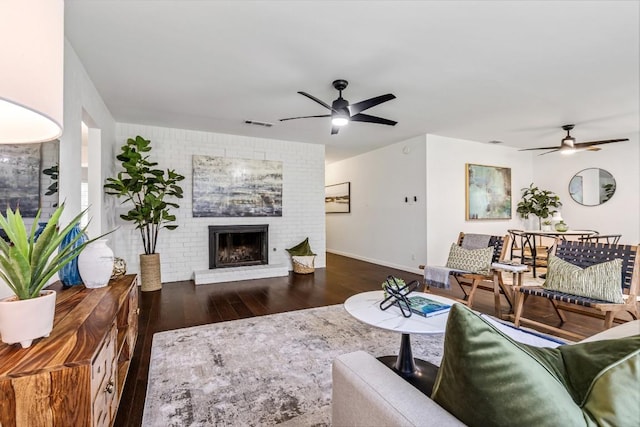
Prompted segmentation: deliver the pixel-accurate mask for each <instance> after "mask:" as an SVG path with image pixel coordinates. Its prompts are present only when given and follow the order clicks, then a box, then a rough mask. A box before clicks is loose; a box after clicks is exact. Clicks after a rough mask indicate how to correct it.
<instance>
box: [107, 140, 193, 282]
mask: <svg viewBox="0 0 640 427" xmlns="http://www.w3.org/2000/svg"><path fill="white" fill-rule="evenodd" d="M150 151H151V141H149V140H146V139H144V138H142V137H141V136H136V138H135V139H133V138H129V139H128V140H127V143H126V144H124V145H123V146H122V148H121V153H120V154H119V155H118V156H117V157H116V158H117V159H118V160H119V161H120V162H121V163H122V168H123V169H124V170H123V171H122V172H119V173H118V176H117V177H116V178H107V183H106V184H105V185H104V188H105V192H106V193H107V194H111V195H115V196H117V197H122V198H124V200H123V201H122V204H125V203H130V204H133V207H132V208H131V209H130V210H129V212H127V213H126V214H124V215H120V218H122V219H123V220H125V221H130V222H133V223H134V224H135V226H136V229H138V230H140V237H141V238H142V245H143V246H144V254H140V276H141V281H142V285H141V289H142V290H143V291H155V290H158V289H161V288H162V280H161V277H160V254H158V253H156V244H157V242H158V233H159V231H160V230H161V229H163V228H166V229H167V230H175V229H176V228H177V227H178V225H177V224H171V223H172V222H174V221H175V220H176V217H175V215H171V214H170V213H169V210H170V208H179V207H180V206H178V204H176V203H173V202H170V201H167V200H166V199H167V198H169V197H175V198H178V199H181V198H182V188H181V187H180V186H179V185H178V182H180V181H182V180H183V179H184V176H182V175H180V174H179V173H177V172H176V171H175V170H172V169H167V170H166V171H163V170H161V169H156V168H155V167H156V166H157V165H158V163H156V162H151V161H149V156H148V155H145V153H148V152H150Z"/></svg>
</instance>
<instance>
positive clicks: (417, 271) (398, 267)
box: [326, 248, 424, 276]
mask: <svg viewBox="0 0 640 427" xmlns="http://www.w3.org/2000/svg"><path fill="white" fill-rule="evenodd" d="M326 252H329V253H332V254H336V255H341V256H346V257H347V258H353V259H357V260H360V261H365V262H370V263H371V264H378V265H382V266H384V267H390V268H395V269H396V270H402V271H408V272H409V273H414V274H419V275H421V276H422V275H423V274H424V271H423V270H421V269H419V268H417V267H416V268H412V267H407V266H406V265H400V264H393V263H390V262H387V261H382V260H379V259H375V258H368V257H363V256H360V255H356V254H352V253H349V252H344V251H338V250H335V249H329V248H327V249H326Z"/></svg>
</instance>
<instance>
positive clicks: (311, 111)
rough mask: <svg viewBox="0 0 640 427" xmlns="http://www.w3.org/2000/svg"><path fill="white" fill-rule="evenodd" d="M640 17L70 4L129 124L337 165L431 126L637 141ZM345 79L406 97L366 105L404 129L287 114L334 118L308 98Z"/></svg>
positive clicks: (304, 5) (352, 95)
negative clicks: (293, 152)
mask: <svg viewBox="0 0 640 427" xmlns="http://www.w3.org/2000/svg"><path fill="white" fill-rule="evenodd" d="M639 22H640V2H638V1H553V2H551V1H509V2H508V1H482V2H480V1H476V2H466V1H452V2H447V1H422V2H421V1H406V2H405V1H369V2H365V1H298V2H294V1H186V0H181V1H152V0H143V1H131V0H130V1H97V0H66V1H65V32H66V37H67V39H68V40H69V42H70V43H71V45H72V46H73V48H74V49H75V51H76V53H77V54H78V56H79V57H80V60H81V61H82V63H83V64H84V66H85V68H86V70H87V72H88V74H89V75H90V77H91V79H92V81H93V83H94V84H95V86H96V88H97V89H98V91H99V92H100V94H101V95H102V98H103V99H104V101H105V103H106V105H107V107H108V108H109V110H110V111H111V113H112V115H113V117H114V119H115V120H116V121H118V122H125V123H139V124H148V125H157V126H165V127H172V128H184V129H195V130H204V131H212V132H219V133H228V134H236V135H246V136H254V137H261V138H273V139H281V140H290V141H300V142H309V143H318V144H325V146H326V156H327V157H326V159H327V162H328V163H331V162H333V161H337V160H340V159H343V158H347V157H351V156H354V155H357V154H360V153H363V152H366V151H370V150H372V149H375V148H378V147H382V146H385V145H388V144H392V143H395V142H399V141H402V140H405V139H408V138H410V137H413V136H416V135H424V134H427V133H430V134H437V135H442V136H449V137H453V138H460V139H467V140H473V141H479V142H489V141H492V140H497V141H502V142H503V144H505V145H508V146H513V147H518V148H527V147H538V146H549V145H551V146H553V145H556V144H557V145H559V144H560V140H561V139H562V137H563V136H564V132H563V131H562V130H561V129H560V126H561V125H563V124H567V123H575V124H576V125H577V126H576V129H575V130H574V131H573V132H572V134H573V136H575V137H576V139H577V142H584V141H592V140H596V139H610V138H626V137H630V136H632V135H633V134H637V133H638V132H639V131H640V98H639V97H640V77H639V75H640V29H639V25H640V24H639ZM339 78H341V79H346V80H348V81H349V86H348V87H347V89H346V90H345V91H344V92H343V96H344V98H345V99H347V100H349V101H351V102H357V101H361V100H363V99H367V98H370V97H373V96H377V95H381V94H385V93H393V94H395V95H396V96H397V99H394V100H392V101H389V102H386V103H384V104H381V105H379V106H376V107H374V108H372V109H370V110H367V111H366V113H367V114H371V115H376V116H381V117H384V118H388V119H392V120H396V121H398V124H397V125H396V126H395V127H391V126H383V125H377V124H369V123H351V124H350V125H348V126H347V127H346V128H343V129H341V131H340V133H339V134H338V135H333V136H332V135H330V128H331V125H330V120H329V119H328V118H313V119H301V120H291V121H286V122H280V121H279V119H281V118H285V117H292V116H302V115H316V114H325V113H327V110H325V109H324V108H323V107H321V106H320V105H318V104H316V103H314V102H313V101H311V100H310V99H308V98H305V97H304V96H301V95H299V94H298V93H296V92H297V91H305V92H308V93H310V94H312V95H314V96H316V97H318V98H320V99H321V100H323V101H325V102H327V103H329V104H330V103H331V101H333V100H334V99H335V98H337V92H336V91H335V89H333V87H332V86H331V82H332V81H333V80H335V79H339ZM245 120H255V121H261V122H269V123H273V126H272V127H270V128H267V127H262V126H255V125H247V124H245V123H244V121H245ZM636 143H637V139H636ZM603 149H606V146H605V147H604V148H603ZM589 155H595V154H594V153H589Z"/></svg>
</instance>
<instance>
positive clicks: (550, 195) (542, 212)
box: [516, 183, 562, 229]
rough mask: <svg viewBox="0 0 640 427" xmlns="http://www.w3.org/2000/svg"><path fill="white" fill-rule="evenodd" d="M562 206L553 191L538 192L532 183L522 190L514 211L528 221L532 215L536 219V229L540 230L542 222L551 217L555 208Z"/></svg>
mask: <svg viewBox="0 0 640 427" xmlns="http://www.w3.org/2000/svg"><path fill="white" fill-rule="evenodd" d="M560 206H562V203H561V202H560V197H559V196H558V195H557V194H555V193H554V192H553V191H549V190H540V189H539V188H538V187H535V186H534V185H533V183H532V184H531V185H529V187H527V188H523V189H522V200H520V202H518V207H517V209H516V211H517V212H518V213H519V214H520V216H521V217H522V218H524V219H528V218H529V215H531V214H533V215H535V216H536V217H538V227H539V228H540V229H542V222H543V221H545V220H546V218H549V217H551V216H552V215H553V214H554V213H555V212H556V209H555V208H559V207H560Z"/></svg>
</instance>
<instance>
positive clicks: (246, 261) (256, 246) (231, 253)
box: [209, 224, 269, 269]
mask: <svg viewBox="0 0 640 427" xmlns="http://www.w3.org/2000/svg"><path fill="white" fill-rule="evenodd" d="M268 248H269V225H268V224H264V225H210V226H209V268H210V269H211V268H225V267H240V266H245V265H260V264H269V251H268Z"/></svg>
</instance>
